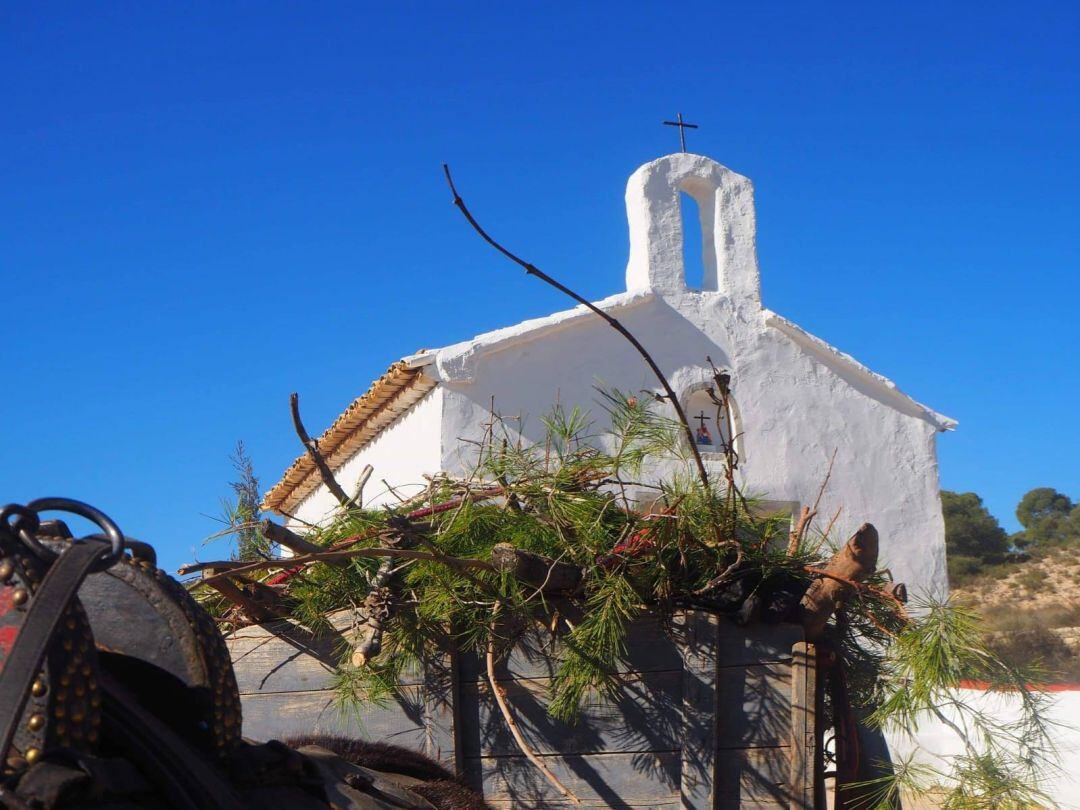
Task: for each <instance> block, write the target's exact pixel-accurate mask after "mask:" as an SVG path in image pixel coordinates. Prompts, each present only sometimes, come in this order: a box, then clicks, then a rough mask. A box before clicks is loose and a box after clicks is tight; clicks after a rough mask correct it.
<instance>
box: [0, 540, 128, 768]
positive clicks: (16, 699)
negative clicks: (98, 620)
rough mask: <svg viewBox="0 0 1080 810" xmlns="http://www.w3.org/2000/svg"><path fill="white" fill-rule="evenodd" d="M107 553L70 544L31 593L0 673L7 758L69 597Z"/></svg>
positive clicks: (1, 748)
mask: <svg viewBox="0 0 1080 810" xmlns="http://www.w3.org/2000/svg"><path fill="white" fill-rule="evenodd" d="M108 551H109V544H108V543H105V542H102V541H101V540H90V539H88V540H85V541H81V542H75V543H72V544H71V545H70V546H69V547H68V548H67V549H66V550H65V551H64V553H63V554H61V555H60V557H59V558H58V559H57V560H56V561H55V562H54V563H53V564H52V565H51V566H50V567H49V570H48V571H47V572H46V573H45V576H44V578H42V580H41V585H39V586H38V588H37V590H36V591H34V594H33V598H32V599H31V600H30V607H29V608H28V609H27V611H26V619H25V621H24V622H23V624H22V627H20V628H19V635H18V636H16V638H15V644H14V645H13V646H12V649H11V654H10V655H9V656H8V657H7V660H6V661H4V668H3V670H0V706H2V707H3V716H2V717H0V754H3V755H4V756H6V755H7V751H8V747H9V746H10V745H11V740H12V739H13V738H14V736H15V730H16V728H17V727H18V724H19V721H20V720H21V719H22V713H23V709H24V708H25V707H26V701H27V699H28V698H29V696H30V686H31V684H32V683H33V681H34V678H36V677H37V674H38V673H39V672H40V671H41V665H42V663H43V662H44V660H45V653H46V652H47V651H48V649H49V643H50V642H51V641H52V637H53V633H54V632H55V631H56V628H57V626H58V625H59V624H60V620H61V619H62V618H63V616H64V613H65V612H66V611H67V608H68V605H69V604H71V599H72V597H74V596H75V592H76V591H78V590H79V585H80V584H81V583H82V581H83V579H84V578H85V577H86V575H87V573H88V572H89V571H90V569H91V568H92V567H93V565H94V563H95V562H96V561H97V560H99V559H101V557H102V556H103V555H105V554H107V553H108Z"/></svg>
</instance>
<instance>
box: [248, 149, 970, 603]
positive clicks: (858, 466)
mask: <svg viewBox="0 0 1080 810" xmlns="http://www.w3.org/2000/svg"><path fill="white" fill-rule="evenodd" d="M683 194H685V195H689V197H691V198H693V200H694V201H695V202H696V203H697V207H698V212H699V215H700V225H701V236H702V239H701V241H702V246H703V251H702V252H703V256H702V265H703V268H704V274H703V282H702V284H701V288H700V289H697V288H692V287H690V286H688V285H687V281H686V268H685V266H684V261H683V255H684V254H683V218H682V211H681V208H680V199H681V197H682V195H683ZM626 213H627V219H628V223H629V235H630V254H629V260H628V262H627V266H626V290H625V291H624V292H619V293H617V294H615V295H612V296H610V297H609V298H605V299H603V300H602V301H598V302H596V305H597V306H598V307H600V308H601V309H603V310H605V311H607V312H610V313H611V314H612V315H614V316H616V317H617V318H618V319H619V320H620V321H621V322H622V323H623V324H624V325H625V326H626V327H627V328H628V329H629V330H630V331H631V332H632V333H633V334H634V335H635V336H636V337H637V338H638V339H639V340H640V341H641V342H642V344H644V346H645V347H646V348H647V349H648V351H649V353H650V354H651V355H652V356H653V358H654V359H655V360H656V362H657V364H658V365H659V366H660V368H661V369H662V370H663V372H664V374H665V375H666V376H667V378H668V380H669V381H670V382H671V384H672V386H673V388H674V389H675V391H676V392H677V393H678V394H679V396H680V397H681V399H682V403H683V406H684V408H685V410H686V411H687V412H688V414H691V415H695V414H699V411H701V413H702V414H704V413H708V412H710V409H711V410H712V412H714V413H715V407H714V406H710V405H709V404H708V403H709V401H708V398H707V394H706V393H705V391H706V389H707V388H708V386H709V384H710V382H711V373H710V369H709V364H708V362H707V361H706V357H711V358H712V361H713V362H714V363H715V364H716V365H717V366H719V367H722V368H725V369H728V370H730V373H731V391H732V396H733V399H734V414H735V420H736V422H737V424H736V425H735V433H737V434H738V438H737V443H738V453H739V458H740V463H739V475H740V484H741V487H742V489H743V491H744V492H746V493H747V494H750V495H755V496H761V497H764V498H767V499H768V501H769V503H770V506H771V507H772V508H775V509H777V510H784V511H788V510H790V511H791V513H792V514H797V513H798V510H799V509H800V508H801V506H802V505H803V504H809V503H812V502H813V501H814V499H815V498H816V496H817V494H818V491H819V489H820V487H821V484H822V480H823V478H824V476H825V474H826V471H827V470H828V468H829V461H830V458H831V457H832V456H833V454H834V452H835V461H834V463H833V467H832V472H831V476H830V478H829V483H828V487H827V489H826V490H825V493H824V496H823V497H822V501H821V505H820V510H819V512H820V514H821V515H825V516H827V518H826V519H828V518H831V517H832V516H833V515H835V514H836V513H837V511H838V510H839V516H838V518H837V520H836V525H835V532H834V533H835V536H836V538H837V539H843V538H846V537H847V536H848V535H850V533H851V532H852V531H854V529H855V528H857V527H858V526H859V525H860V524H862V523H864V522H870V523H873V524H874V525H875V526H876V527H877V528H878V531H879V533H880V537H881V555H880V560H879V565H881V566H882V567H886V568H889V569H890V570H891V572H892V574H893V577H894V579H895V580H897V581H901V582H905V583H907V585H908V588H909V590H910V591H911V592H912V593H913V594H917V593H919V592H920V591H922V592H929V593H935V594H938V595H940V594H944V593H945V592H946V590H947V581H946V575H945V538H944V523H943V520H942V514H941V502H940V498H939V485H938V465H937V451H936V437H937V434H938V433H940V432H942V431H946V430H950V429H952V428H954V427H955V425H956V423H955V422H954V421H953V420H951V419H948V418H947V417H944V416H942V415H940V414H938V413H935V412H934V411H932V410H930V409H929V408H927V407H926V406H924V405H921V404H920V403H918V402H916V401H915V400H913V399H911V398H910V397H908V396H907V395H906V394H904V393H903V392H901V391H900V389H898V388H897V386H896V385H895V384H894V383H893V382H891V381H890V380H888V379H886V378H885V377H882V376H881V375H879V374H875V373H874V372H873V371H871V370H870V369H868V368H866V367H865V366H863V365H862V364H860V363H859V362H858V361H856V360H854V359H853V358H852V357H851V356H849V355H847V354H844V353H842V352H840V351H838V350H837V349H834V348H833V347H832V346H830V345H828V344H827V343H825V342H824V341H822V340H820V339H818V338H816V337H814V336H813V335H811V334H809V333H807V332H805V331H804V330H802V329H800V328H799V327H798V326H796V325H795V324H794V323H792V322H791V321H789V320H787V319H786V318H784V317H782V316H781V315H778V314H777V313H775V312H772V311H771V310H769V309H766V308H765V307H764V306H763V305H762V301H761V288H760V277H759V270H758V263H757V254H756V249H755V212H754V192H753V187H752V185H751V183H750V181H749V179H747V178H746V177H743V176H742V175H739V174H736V173H735V172H733V171H731V170H730V169H728V168H726V167H724V166H721V165H720V164H718V163H716V162H715V161H713V160H710V159H709V158H706V157H702V156H700V155H694V154H689V153H686V152H680V153H677V154H673V155H668V156H666V157H662V158H659V159H658V160H654V161H652V162H651V163H647V164H645V165H644V166H641V167H640V168H639V169H638V170H637V171H635V172H634V173H633V174H632V175H631V176H630V179H629V181H628V183H627V186H626ZM598 381H602V383H603V384H604V385H605V386H609V387H611V388H617V389H619V390H622V391H639V390H643V389H644V390H655V391H659V387H658V383H657V381H656V378H655V377H654V376H652V373H651V372H650V371H649V369H648V368H647V367H646V365H645V364H644V362H643V361H642V359H641V357H640V356H639V355H638V354H637V353H636V352H635V351H634V349H633V348H632V347H631V346H630V345H629V344H628V343H627V342H626V340H625V339H624V338H623V337H622V336H620V335H619V334H617V333H616V332H615V331H614V330H613V329H611V328H610V326H608V325H607V324H606V323H604V322H603V321H602V320H601V319H600V318H599V317H597V316H596V315H595V314H594V313H592V312H590V311H588V310H587V309H586V308H585V307H577V308H575V309H570V310H567V311H564V312H558V313H555V314H553V315H550V316H548V317H546V318H538V319H535V320H529V321H525V322H523V323H520V324H517V325H516V326H509V327H507V328H504V329H499V330H496V331H494V332H488V333H487V334H483V335H479V336H477V337H474V338H472V339H471V340H467V341H464V342H462V343H457V344H454V345H452V346H447V347H445V348H441V349H436V350H430V351H423V352H420V353H418V354H414V355H410V356H408V357H405V358H403V359H402V360H400V361H398V362H396V363H394V364H393V365H392V366H391V367H390V368H389V370H387V372H386V373H385V374H384V375H383V376H382V377H380V378H379V379H378V380H376V381H375V382H374V383H372V384H371V386H370V387H369V388H368V389H367V391H366V392H365V393H364V394H362V395H361V396H360V397H358V398H357V399H355V400H354V401H353V402H352V403H351V404H350V405H349V406H348V407H347V408H346V409H345V411H344V412H343V413H342V414H341V415H340V416H339V417H338V418H337V419H336V420H335V421H334V423H333V424H332V425H331V426H330V427H329V428H328V429H327V430H326V431H325V432H324V433H323V434H322V436H321V437H320V438H319V447H320V449H321V450H322V451H323V454H324V455H325V456H326V457H327V459H328V461H329V463H330V466H331V467H332V468H333V469H334V471H335V474H336V477H337V478H338V480H339V481H340V483H341V484H342V486H343V487H344V489H345V490H346V491H349V492H351V491H352V490H353V489H354V488H355V487H356V485H357V483H358V480H359V477H360V475H361V472H362V471H363V470H364V468H365V467H366V466H367V465H369V464H370V465H372V466H373V467H374V470H375V473H374V476H373V478H372V482H375V481H379V482H381V481H383V480H385V481H386V482H387V483H388V484H389V485H390V486H391V487H393V488H394V489H395V490H397V491H398V494H400V495H405V496H407V495H409V494H411V493H413V492H415V491H417V490H418V489H419V487H420V486H422V485H423V484H424V476H425V475H432V474H436V473H439V472H447V473H450V474H454V473H458V472H462V471H464V470H467V469H469V467H470V465H471V454H472V452H473V451H474V448H473V446H472V445H469V444H467V443H465V442H463V441H462V439H479V438H480V437H481V434H482V433H483V431H484V430H485V428H484V423H485V422H488V421H489V412H490V409H491V404H492V400H493V398H494V402H495V403H496V409H497V410H498V411H499V412H500V413H502V414H504V415H508V414H513V415H514V417H515V418H520V422H518V424H519V426H520V432H521V434H522V437H523V438H524V439H525V440H526V441H529V440H534V441H536V440H539V439H540V438H541V436H542V435H543V433H544V426H543V424H542V423H541V417H542V416H543V415H544V414H545V413H546V412H547V411H548V410H549V409H550V407H551V406H552V405H553V404H554V403H555V402H556V400H558V401H559V402H560V403H561V404H562V405H563V406H565V407H571V406H573V405H579V406H581V407H582V408H583V409H586V410H589V411H590V414H591V416H592V418H593V420H594V421H595V422H596V424H597V427H598V428H599V427H601V426H602V419H603V417H605V413H604V411H603V409H602V408H601V407H600V405H599V402H598V394H597V392H596V388H595V386H596V385H597V382H598ZM701 425H706V423H705V422H704V421H702V422H701ZM695 426H696V427H697V426H698V425H697V423H695ZM707 427H709V426H707ZM711 430H712V433H709V431H708V430H706V431H703V433H702V435H700V436H699V440H700V441H699V449H701V450H703V451H704V452H703V456H704V458H705V460H706V463H707V464H712V465H715V467H716V470H717V472H719V471H720V469H721V468H722V467H721V465H722V454H721V453H719V452H718V449H719V448H718V447H716V445H717V444H718V443H719V442H720V441H722V438H721V437H720V435H719V433H721V432H724V429H723V426H720V428H719V431H718V429H717V426H711ZM652 472H653V474H654V475H657V476H658V475H659V474H661V472H662V470H660V469H659V468H658V469H656V470H653V471H652ZM393 498H394V496H393V495H392V494H391V493H390V492H389V491H388V490H386V488H385V486H383V485H382V484H381V483H380V484H379V485H375V484H374V483H370V484H369V485H368V487H367V488H366V489H365V504H366V505H377V504H379V503H380V502H386V501H388V500H391V499H393ZM336 506H337V503H336V501H335V500H334V498H333V497H332V496H331V494H330V493H329V492H328V491H327V490H326V488H325V487H324V486H323V485H322V481H321V479H320V477H319V474H318V471H317V470H316V469H315V468H314V465H313V464H312V463H311V462H310V460H309V459H308V457H307V456H302V457H300V458H298V459H297V460H296V461H295V462H294V463H293V465H292V466H291V467H289V469H288V470H287V471H286V472H285V473H284V475H283V476H282V478H281V480H280V481H279V482H278V483H277V484H276V485H274V487H273V488H271V489H270V490H269V492H268V493H267V494H266V497H265V499H264V507H265V508H266V509H268V510H272V511H275V512H278V513H280V514H283V515H286V516H287V517H290V519H291V520H292V521H293V522H294V523H296V524H299V525H303V522H307V523H319V522H320V521H322V520H324V519H325V518H326V516H327V515H329V514H330V513H331V512H332V511H333V509H334V508H335V507H336Z"/></svg>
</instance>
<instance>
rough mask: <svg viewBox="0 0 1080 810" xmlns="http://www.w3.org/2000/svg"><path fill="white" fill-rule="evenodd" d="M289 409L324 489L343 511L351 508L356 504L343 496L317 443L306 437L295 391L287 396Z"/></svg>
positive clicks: (297, 395)
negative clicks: (328, 491)
mask: <svg viewBox="0 0 1080 810" xmlns="http://www.w3.org/2000/svg"><path fill="white" fill-rule="evenodd" d="M289 409H290V410H291V411H292V421H293V428H294V429H295V430H296V435H297V436H299V437H300V443H301V444H303V445H304V449H305V450H307V454H308V456H309V457H310V458H311V460H312V462H314V464H315V467H316V469H318V471H319V475H320V476H321V477H322V480H323V483H324V484H325V485H326V488H327V489H328V490H330V493H331V494H332V495H333V496H334V497H335V498H337V502H338V503H340V504H341V507H342V508H343V509H350V508H352V507H353V506H355V505H356V504H355V503H353V501H352V499H351V498H350V497H349V496H348V495H346V494H345V490H343V489H342V488H341V484H339V483H338V482H337V479H336V478H334V473H333V472H332V471H331V469H330V465H329V464H327V463H326V459H325V458H323V454H322V453H321V452H319V443H318V442H317V441H315V440H314V439H312V438H311V436H310V435H308V432H307V428H305V427H304V422H303V420H301V419H300V395H299V394H297V393H296V392H295V391H294V392H293V393H292V394H290V395H289Z"/></svg>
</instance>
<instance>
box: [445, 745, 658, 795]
mask: <svg viewBox="0 0 1080 810" xmlns="http://www.w3.org/2000/svg"><path fill="white" fill-rule="evenodd" d="M544 763H545V764H546V765H547V766H548V767H549V768H550V769H551V770H552V771H553V772H554V773H555V775H556V776H557V777H558V778H559V780H560V781H561V782H562V783H563V784H564V785H566V786H567V787H568V788H570V790H572V791H573V792H574V793H575V794H576V795H577V796H578V798H580V799H581V800H582V804H581V805H573V806H576V807H581V806H584V807H614V808H619V807H663V806H671V805H674V804H676V803H677V802H678V801H679V753H678V752H677V751H662V752H654V751H650V752H644V753H623V754H584V755H571V756H547V757H544ZM465 771H466V775H467V777H468V778H469V779H470V782H471V783H472V784H481V781H482V784H483V791H484V796H485V798H487V799H488V800H489V801H495V802H512V803H513V806H514V807H516V808H549V807H566V806H570V803H569V802H567V801H566V799H565V797H564V796H563V795H562V794H561V793H559V792H558V791H557V790H556V789H555V788H554V787H552V786H551V784H550V783H549V782H548V781H547V780H546V779H545V778H544V776H543V775H542V774H541V773H540V772H539V771H538V770H537V769H536V767H535V766H533V764H532V763H531V762H529V761H528V760H527V759H525V757H523V756H517V757H495V758H483V759H467V760H466V761H465Z"/></svg>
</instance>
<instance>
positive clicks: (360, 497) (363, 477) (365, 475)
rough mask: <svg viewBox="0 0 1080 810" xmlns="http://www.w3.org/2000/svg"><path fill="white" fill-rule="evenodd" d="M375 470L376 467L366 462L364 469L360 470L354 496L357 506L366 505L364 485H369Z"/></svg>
mask: <svg viewBox="0 0 1080 810" xmlns="http://www.w3.org/2000/svg"><path fill="white" fill-rule="evenodd" d="M373 472H375V468H374V467H372V466H371V465H370V464H365V465H364V469H363V470H361V471H360V479H359V480H358V481H357V482H356V489H355V490H354V494H353V496H352V499H353V503H355V504H356V506H357V508H360V507H362V506H363V505H364V487H365V486H366V485H367V482H368V479H369V478H371V474H372V473H373Z"/></svg>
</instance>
